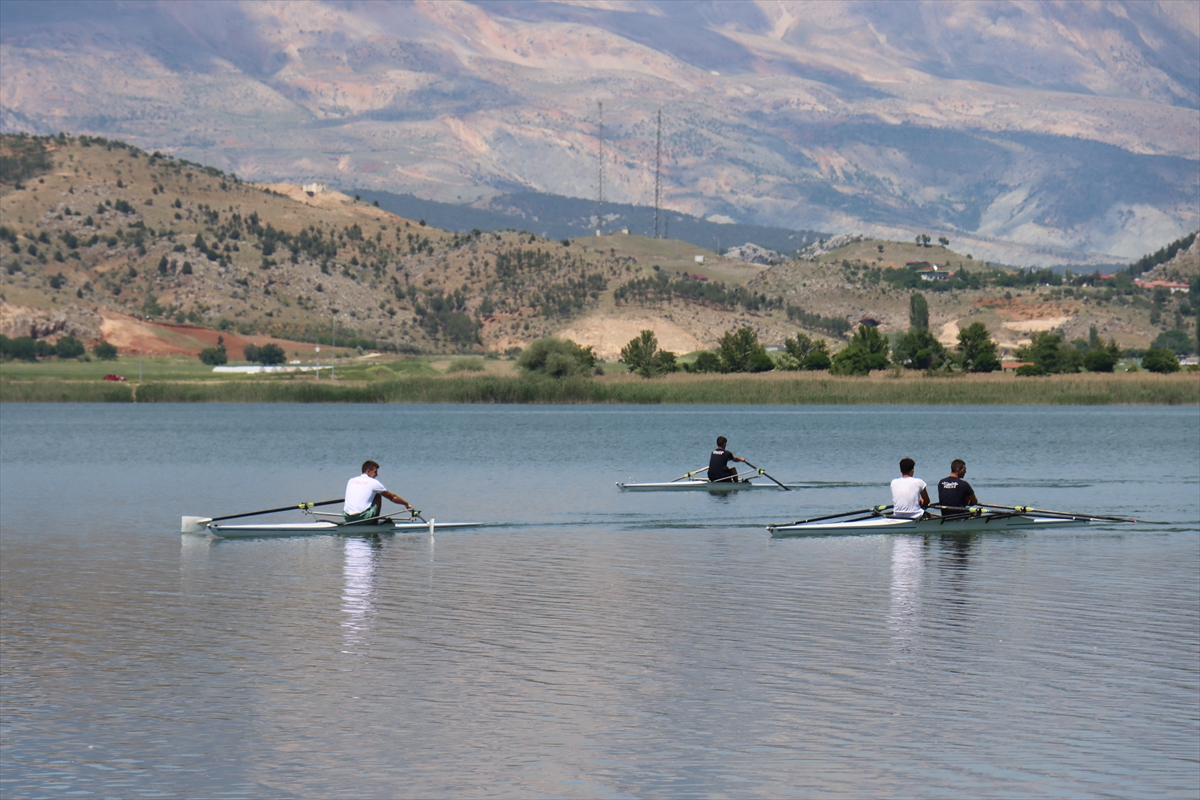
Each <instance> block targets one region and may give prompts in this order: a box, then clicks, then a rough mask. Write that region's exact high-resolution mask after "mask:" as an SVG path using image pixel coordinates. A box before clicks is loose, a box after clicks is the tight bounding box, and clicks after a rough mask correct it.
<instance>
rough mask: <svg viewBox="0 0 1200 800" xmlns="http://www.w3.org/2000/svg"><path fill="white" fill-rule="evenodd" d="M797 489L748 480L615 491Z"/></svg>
mask: <svg viewBox="0 0 1200 800" xmlns="http://www.w3.org/2000/svg"><path fill="white" fill-rule="evenodd" d="M795 488H799V487H797V486H793V485H784V486H780V485H777V484H774V483H751V482H750V481H749V480H744V481H738V482H737V483H734V482H733V481H698V480H684V481H664V482H662V483H621V482H620V481H618V482H617V489H619V490H620V491H622V492H681V491H702V492H739V491H741V490H742V489H775V490H776V491H781V492H782V491H785V490H787V489H795Z"/></svg>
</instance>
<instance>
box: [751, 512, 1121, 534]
mask: <svg viewBox="0 0 1200 800" xmlns="http://www.w3.org/2000/svg"><path fill="white" fill-rule="evenodd" d="M930 508H935V509H940V510H942V511H943V512H945V513H944V514H943V515H942V516H934V515H931V514H926V515H925V516H924V517H922V518H920V519H907V518H904V517H893V516H890V515H889V514H888V510H889V509H891V506H890V505H886V506H874V507H872V508H860V509H858V510H857V511H846V512H843V513H841V514H829V515H828V516H824V517H813V518H812V519H803V520H796V521H795V522H788V523H783V524H780V525H768V526H767V530H768V531H770V532H771V536H773V537H776V538H784V537H791V536H836V535H862V534H877V533H992V532H997V531H1012V530H1028V529H1034V528H1040V529H1046V528H1069V527H1077V526H1083V525H1091V524H1093V523H1097V522H1137V520H1135V519H1126V518H1124V517H1102V516H1097V515H1095V514H1076V513H1069V512H1065V511H1045V510H1042V509H1036V508H1030V507H1029V506H997V505H989V504H986V503H981V504H979V505H974V506H971V507H970V508H942V507H941V506H940V505H938V504H937V503H934V504H933V505H931V506H930ZM847 517H850V519H847Z"/></svg>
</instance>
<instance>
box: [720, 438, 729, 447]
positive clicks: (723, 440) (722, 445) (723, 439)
mask: <svg viewBox="0 0 1200 800" xmlns="http://www.w3.org/2000/svg"><path fill="white" fill-rule="evenodd" d="M728 441H729V440H728V439H726V438H725V437H724V436H718V437H717V447H720V448H722V449H724V447H725V443H726V442H728Z"/></svg>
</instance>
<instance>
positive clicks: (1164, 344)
mask: <svg viewBox="0 0 1200 800" xmlns="http://www.w3.org/2000/svg"><path fill="white" fill-rule="evenodd" d="M1151 347H1158V348H1162V349H1166V350H1170V351H1171V352H1172V353H1174V354H1175V355H1177V356H1185V355H1187V354H1188V353H1190V352H1192V337H1190V336H1188V335H1187V331H1181V330H1178V329H1176V330H1171V331H1163V332H1162V333H1160V334H1159V335H1158V338H1157V339H1155V340H1154V344H1152V345H1151Z"/></svg>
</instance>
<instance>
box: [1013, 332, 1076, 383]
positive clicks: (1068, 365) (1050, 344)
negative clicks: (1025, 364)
mask: <svg viewBox="0 0 1200 800" xmlns="http://www.w3.org/2000/svg"><path fill="white" fill-rule="evenodd" d="M1062 340H1063V337H1062V334H1059V333H1050V332H1049V331H1047V332H1045V333H1039V334H1036V335H1034V337H1033V341H1032V342H1031V343H1030V344H1029V346H1028V347H1023V348H1021V349H1020V350H1018V351H1017V356H1018V357H1019V358H1021V360H1023V361H1032V362H1033V363H1034V366H1036V367H1037V368H1038V369H1040V370H1041V371H1042V373H1044V374H1047V375H1054V374H1061V373H1068V372H1078V371H1079V368H1080V367H1081V366H1083V354H1082V353H1080V352H1079V351H1078V350H1076V349H1075V348H1073V347H1071V348H1063V347H1062Z"/></svg>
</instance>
